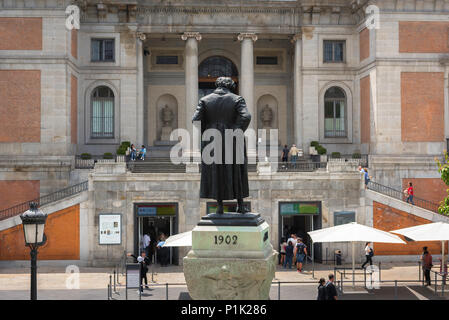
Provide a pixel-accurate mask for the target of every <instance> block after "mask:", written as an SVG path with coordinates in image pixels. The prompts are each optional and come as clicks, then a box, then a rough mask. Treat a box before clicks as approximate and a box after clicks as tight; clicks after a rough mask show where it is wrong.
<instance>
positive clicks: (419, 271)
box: [418, 261, 424, 285]
mask: <svg viewBox="0 0 449 320" xmlns="http://www.w3.org/2000/svg"><path fill="white" fill-rule="evenodd" d="M418 275H419V282H421V261H418ZM422 285H424V279H423V280H422Z"/></svg>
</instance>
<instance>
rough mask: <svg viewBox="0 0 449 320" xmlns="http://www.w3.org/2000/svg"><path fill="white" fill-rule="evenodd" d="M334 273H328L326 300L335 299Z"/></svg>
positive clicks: (336, 294) (336, 295)
mask: <svg viewBox="0 0 449 320" xmlns="http://www.w3.org/2000/svg"><path fill="white" fill-rule="evenodd" d="M334 279H335V278H334V275H333V274H332V273H331V274H330V275H329V281H328V282H327V283H326V299H327V300H337V297H338V293H337V288H335V285H334Z"/></svg>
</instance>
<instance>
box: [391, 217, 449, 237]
mask: <svg viewBox="0 0 449 320" xmlns="http://www.w3.org/2000/svg"><path fill="white" fill-rule="evenodd" d="M391 232H394V233H397V234H402V235H404V236H406V237H407V238H410V239H413V240H415V241H446V240H449V223H445V222H434V223H427V224H422V225H419V226H414V227H410V228H404V229H398V230H393V231H391Z"/></svg>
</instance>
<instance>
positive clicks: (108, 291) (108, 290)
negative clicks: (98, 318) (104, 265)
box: [108, 284, 111, 300]
mask: <svg viewBox="0 0 449 320" xmlns="http://www.w3.org/2000/svg"><path fill="white" fill-rule="evenodd" d="M108 300H111V299H109V284H108Z"/></svg>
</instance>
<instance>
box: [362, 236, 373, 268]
mask: <svg viewBox="0 0 449 320" xmlns="http://www.w3.org/2000/svg"><path fill="white" fill-rule="evenodd" d="M369 244H370V243H369V242H367V243H366V245H365V259H366V260H365V262H364V263H363V264H362V269H363V268H365V265H366V264H367V263H368V262H369V265H370V266H372V265H373V260H372V259H371V258H372V256H373V249H372V248H371V247H370V245H369Z"/></svg>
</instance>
